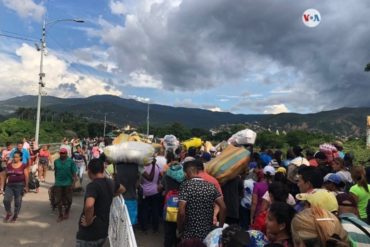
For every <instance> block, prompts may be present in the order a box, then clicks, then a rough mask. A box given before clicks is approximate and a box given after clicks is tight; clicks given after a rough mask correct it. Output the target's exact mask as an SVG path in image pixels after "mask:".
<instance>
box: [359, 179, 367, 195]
mask: <svg viewBox="0 0 370 247" xmlns="http://www.w3.org/2000/svg"><path fill="white" fill-rule="evenodd" d="M357 184H358V185H359V186H361V187H362V188H364V189H365V190H366V192H367V193H369V187H368V184H367V180H366V178H365V176H362V177H361V178H360V179H359V180H357Z"/></svg>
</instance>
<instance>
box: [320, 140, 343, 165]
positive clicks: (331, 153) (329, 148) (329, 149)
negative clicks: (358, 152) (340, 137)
mask: <svg viewBox="0 0 370 247" xmlns="http://www.w3.org/2000/svg"><path fill="white" fill-rule="evenodd" d="M319 149H320V152H323V153H324V154H325V156H326V161H327V162H331V161H333V159H334V158H337V157H339V153H338V150H337V148H336V147H335V146H334V145H332V144H329V143H324V144H321V145H320V148H319Z"/></svg>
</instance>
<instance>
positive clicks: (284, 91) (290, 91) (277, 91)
mask: <svg viewBox="0 0 370 247" xmlns="http://www.w3.org/2000/svg"><path fill="white" fill-rule="evenodd" d="M270 93H271V94H289V93H293V90H292V89H274V90H271V91H270Z"/></svg>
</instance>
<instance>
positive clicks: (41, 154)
mask: <svg viewBox="0 0 370 247" xmlns="http://www.w3.org/2000/svg"><path fill="white" fill-rule="evenodd" d="M39 156H40V157H45V158H49V156H50V153H49V150H46V151H44V150H42V149H41V150H40V153H39Z"/></svg>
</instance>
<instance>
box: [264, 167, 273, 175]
mask: <svg viewBox="0 0 370 247" xmlns="http://www.w3.org/2000/svg"><path fill="white" fill-rule="evenodd" d="M275 173H276V171H275V168H273V167H272V166H265V168H263V174H265V175H268V174H269V175H271V176H275Z"/></svg>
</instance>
